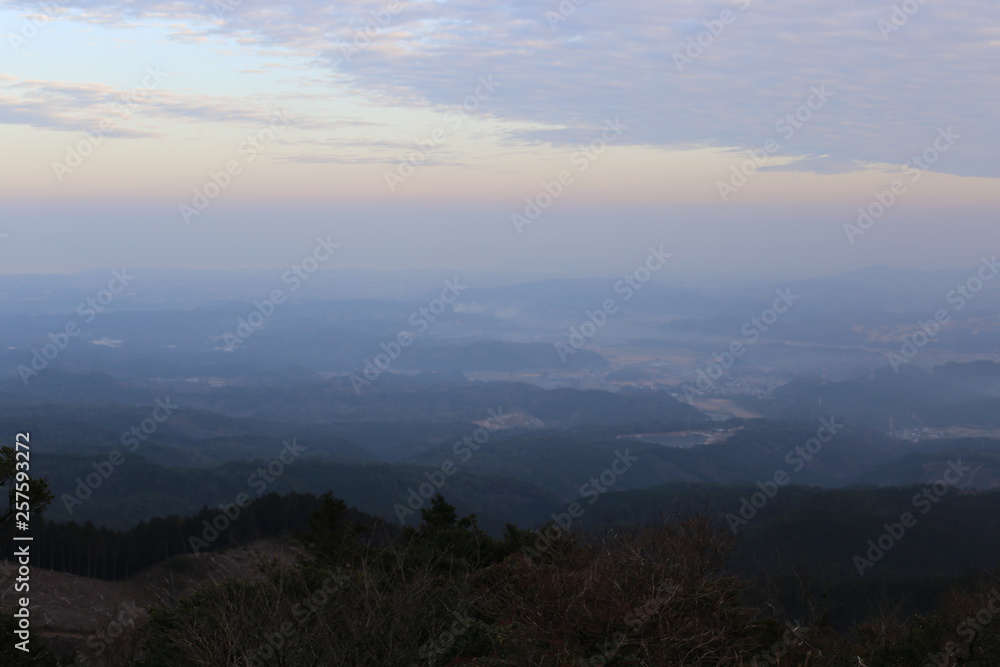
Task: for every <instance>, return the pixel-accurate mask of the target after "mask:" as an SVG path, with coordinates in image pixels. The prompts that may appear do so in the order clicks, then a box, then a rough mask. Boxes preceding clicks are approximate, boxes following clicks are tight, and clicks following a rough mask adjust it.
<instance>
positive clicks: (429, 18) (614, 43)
mask: <svg viewBox="0 0 1000 667" xmlns="http://www.w3.org/2000/svg"><path fill="white" fill-rule="evenodd" d="M235 2H236V0H218V1H217V2H216V3H215V4H214V5H213V3H212V2H207V1H204V2H203V1H199V2H193V1H192V2H188V1H184V0H180V1H170V2H160V1H154V0H135V1H129V2H119V1H114V0H112V1H108V0H65V1H64V2H63V3H62V4H63V5H64V6H67V7H70V8H72V9H74V10H75V11H77V12H83V13H84V14H85V18H84V19H83V20H88V21H93V22H101V23H104V24H114V25H119V24H122V25H124V24H128V23H130V22H137V21H148V20H153V19H159V20H164V21H166V20H169V22H170V24H171V25H174V26H175V34H176V35H177V38H178V39H186V40H198V39H205V38H215V37H220V36H227V37H231V38H236V39H237V40H238V41H239V43H241V44H243V45H244V46H246V47H247V48H248V49H250V48H252V49H255V50H256V49H276V48H280V49H284V50H286V51H287V52H288V53H294V54H296V56H297V57H300V56H302V55H306V56H308V57H311V58H314V59H316V60H317V61H318V62H319V63H321V64H322V65H323V66H324V67H325V68H327V69H328V70H329V71H331V72H332V73H335V74H337V75H339V76H341V77H345V79H344V80H346V81H347V82H349V85H350V86H351V87H352V88H353V89H354V90H355V91H363V92H364V93H365V94H366V95H369V96H371V97H372V98H374V99H378V100H382V101H386V100H388V101H392V102H394V103H397V104H412V105H421V104H422V105H433V106H451V105H455V104H460V103H461V102H462V101H463V100H464V99H466V98H467V97H468V96H469V95H470V94H473V92H474V91H475V89H476V86H477V85H478V81H479V77H481V76H486V75H491V74H492V75H494V76H495V78H496V80H497V81H498V82H499V83H500V87H499V88H498V90H497V91H496V93H495V94H493V95H491V96H490V97H489V99H488V100H486V101H484V102H483V104H482V105H481V107H480V108H479V109H478V110H477V113H481V114H489V115H492V116H493V117H495V118H497V119H500V120H504V121H511V127H512V128H514V127H516V125H515V124H522V125H523V124H524V123H531V124H535V125H536V126H544V127H547V128H552V129H547V130H544V131H542V130H538V129H512V130H511V131H510V132H509V135H508V137H507V139H508V140H509V141H510V142H525V141H527V142H535V143H548V144H553V145H557V146H559V145H568V144H574V143H577V142H581V141H583V140H585V139H586V138H587V137H588V136H593V135H591V134H590V133H591V132H592V131H597V130H598V129H599V128H600V127H601V126H602V125H603V123H604V121H605V120H606V119H608V118H614V117H620V118H621V119H622V120H623V121H625V122H627V123H628V124H629V130H628V132H626V134H625V135H624V136H623V137H622V139H621V142H622V143H627V144H635V145H648V146H658V147H662V148H665V149H672V148H688V147H691V146H708V147H717V148H719V149H720V150H728V149H732V148H738V149H740V150H751V149H754V148H758V147H759V146H761V145H762V144H763V142H765V141H766V140H767V139H769V138H774V139H776V140H777V141H778V143H779V144H780V146H781V148H780V152H779V154H780V155H782V156H785V157H794V158H804V159H795V160H792V161H788V164H785V165H784V166H781V167H780V168H783V169H799V170H810V171H827V172H836V171H846V170H851V169H856V168H858V165H860V164H868V163H886V164H901V163H903V162H906V161H907V160H909V159H910V158H911V156H913V155H916V154H919V152H921V151H923V150H924V149H926V148H927V147H928V146H930V145H931V142H933V140H934V138H935V136H936V133H937V131H938V129H939V128H947V127H949V126H950V127H952V128H953V129H954V131H955V132H957V133H958V134H961V135H962V139H961V140H960V141H959V142H958V143H957V144H956V145H955V147H954V149H953V150H951V151H950V152H949V153H948V155H947V156H946V157H945V158H944V159H942V160H941V161H940V162H938V163H937V164H936V165H935V167H934V168H935V169H936V170H939V171H945V172H950V173H955V174H961V175H971V176H991V177H997V176H1000V159H998V157H997V156H998V152H997V147H998V145H1000V125H998V124H997V123H996V122H995V119H996V118H997V117H998V114H1000V104H998V101H1000V97H998V96H1000V70H997V68H996V60H997V56H998V51H997V46H996V44H997V43H998V41H1000V33H998V30H997V28H996V27H995V26H997V25H998V24H1000V5H998V4H997V3H996V2H995V1H994V0H965V1H963V2H962V3H960V5H956V4H955V3H951V4H945V3H927V4H923V5H920V6H919V9H917V11H916V12H915V13H913V15H912V16H909V15H900V16H896V17H893V5H892V4H891V3H888V2H887V3H884V4H882V3H879V4H875V5H873V4H872V3H871V2H870V0H842V1H841V2H837V3H825V4H823V5H816V4H814V3H808V4H804V3H801V2H799V1H798V0H771V1H767V0H733V1H732V2H704V1H701V0H675V1H672V2H663V1H662V0H632V1H630V2H628V3H611V2H597V1H596V0H589V1H583V2H580V3H579V4H576V3H574V2H573V0H564V1H563V2H562V3H560V2H557V1H556V0H543V1H542V2H539V1H538V0H511V1H509V2H507V3H504V4H497V3H495V2H491V1H488V0H450V1H448V2H436V1H430V0H420V1H418V0H411V1H408V2H400V3H399V7H400V8H399V10H398V11H395V12H392V11H389V9H388V8H389V7H395V5H394V4H391V3H389V2H387V1H383V2H364V1H358V0H348V1H342V2H336V3H334V4H331V3H329V2H326V1H320V0H300V1H297V2H294V3H284V4H275V3H271V2H264V1H263V0H260V1H258V0H242V2H241V3H240V4H238V5H236V4H235ZM220 3H225V4H223V6H224V7H227V8H228V9H226V10H225V11H219V12H216V8H217V5H219V4H220ZM7 4H8V6H9V3H7ZM19 6H23V7H36V8H37V7H38V6H40V5H39V4H38V3H34V4H33V3H25V2H21V3H19ZM561 6H562V7H575V9H574V10H573V11H572V12H563V13H560V7H561ZM743 7H745V9H744V8H743ZM724 12H729V13H728V14H723V13H724ZM724 18H725V19H731V20H726V21H725V22H723V19H724ZM880 21H883V23H882V24H880ZM720 26H721V27H720ZM886 26H888V28H887V27H886ZM713 33H715V34H713ZM699 41H700V42H701V44H702V45H700V46H699ZM692 44H693V45H694V46H691V45H692ZM678 54H680V55H681V56H683V57H682V58H678ZM684 58H688V59H689V60H684ZM678 63H680V66H679V65H678ZM824 84H825V85H826V86H827V87H828V89H829V90H830V91H832V96H831V98H830V100H829V102H828V103H826V104H824V105H823V106H822V108H820V109H818V110H816V111H814V112H813V113H812V114H811V116H810V118H809V119H808V121H807V122H804V123H801V126H800V127H798V128H796V131H795V132H794V133H793V134H792V136H786V135H785V134H784V133H782V131H781V130H779V129H778V128H779V123H780V121H781V119H783V118H785V117H786V116H787V114H790V113H791V114H794V113H795V112H796V110H797V109H799V108H800V107H801V105H803V104H804V103H806V101H807V100H808V99H809V96H810V91H811V89H812V88H813V87H814V86H819V85H824ZM84 93H85V91H76V92H75V94H78V95H83V94H84ZM84 101H86V99H85V98H84ZM185 104H187V105H188V106H187V109H188V111H189V112H190V113H191V114H193V115H195V116H198V117H216V118H225V117H226V116H227V115H226V113H224V112H223V110H221V109H220V108H218V107H215V106H213V105H212V104H210V103H208V102H205V103H204V104H203V105H202V106H197V105H194V106H192V103H191V102H190V101H188V102H186V103H185ZM181 106H183V105H181ZM181 106H177V107H175V109H174V111H175V112H176V113H178V114H181V115H183V113H182V110H181ZM164 112H166V108H164ZM0 113H7V114H8V115H7V116H5V117H16V116H17V112H16V111H14V110H10V109H8V110H7V111H6V112H4V111H0ZM238 116H239V113H238V112H236V111H230V112H229V117H230V118H233V119H238V118H237V117H238ZM819 156H822V157H819Z"/></svg>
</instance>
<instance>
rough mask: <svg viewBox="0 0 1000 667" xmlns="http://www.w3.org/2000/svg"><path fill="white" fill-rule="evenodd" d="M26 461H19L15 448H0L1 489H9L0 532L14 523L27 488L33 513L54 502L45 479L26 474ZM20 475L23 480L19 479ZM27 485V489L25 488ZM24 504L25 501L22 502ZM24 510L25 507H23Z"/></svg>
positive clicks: (0, 515)
mask: <svg viewBox="0 0 1000 667" xmlns="http://www.w3.org/2000/svg"><path fill="white" fill-rule="evenodd" d="M25 463H27V462H26V461H24V460H18V457H17V452H16V451H15V450H14V448H13V447H0V487H7V500H8V506H7V509H6V511H4V513H3V514H0V532H3V531H4V530H5V529H6V528H7V526H9V525H10V524H11V522H13V521H14V518H15V516H16V515H17V512H18V506H19V505H18V495H17V493H18V492H19V491H21V492H23V491H24V490H25V488H27V494H26V495H27V497H28V500H27V502H28V505H27V507H28V508H29V510H30V511H31V512H33V513H37V512H41V511H42V510H44V509H45V508H46V507H48V506H49V503H51V502H52V498H53V496H52V492H51V491H50V490H49V483H48V481H46V480H45V479H44V478H42V479H37V478H36V479H32V478H30V477H28V476H27V474H26V473H25V472H24V468H26V467H27V466H26V465H25ZM19 474H20V476H21V479H18V475H19ZM25 485H26V487H25ZM20 502H21V503H24V502H25V501H24V500H21V501H20ZM21 507H22V508H23V507H24V506H23V505H21Z"/></svg>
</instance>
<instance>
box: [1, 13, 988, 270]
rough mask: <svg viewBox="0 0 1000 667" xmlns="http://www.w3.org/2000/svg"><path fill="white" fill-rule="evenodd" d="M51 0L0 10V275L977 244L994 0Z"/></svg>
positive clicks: (515, 262)
mask: <svg viewBox="0 0 1000 667" xmlns="http://www.w3.org/2000/svg"><path fill="white" fill-rule="evenodd" d="M226 1H230V0H226ZM221 2H222V0H220V3H221ZM59 4H60V6H61V9H59V10H58V11H54V12H53V11H48V10H46V9H45V7H52V6H54V5H51V4H45V3H34V2H25V1H24V0H19V1H15V2H11V1H8V0H0V35H4V36H5V38H4V39H2V40H0V142H2V143H3V145H4V146H5V149H6V154H7V155H8V156H9V158H8V159H7V160H4V161H3V166H2V167H0V197H2V201H3V204H2V206H3V207H4V209H5V210H4V212H3V213H4V215H3V216H2V217H0V233H4V234H7V237H6V238H4V239H2V243H0V267H2V269H0V270H2V271H3V272H7V273H9V272H21V271H39V270H61V271H68V270H77V269H82V268H99V267H105V266H112V265H117V264H122V263H129V264H132V265H137V266H149V265H154V266H177V267H190V268H199V267H208V266H217V267H226V266H232V267H262V268H263V267H276V266H282V265H284V264H285V263H286V261H287V259H288V258H289V257H295V256H296V255H297V254H300V253H301V250H302V248H305V247H307V246H308V245H309V244H310V239H311V238H312V236H313V235H314V234H315V233H317V232H318V231H319V230H322V231H324V232H325V233H334V234H337V235H338V236H340V237H341V238H343V240H344V244H345V245H344V248H345V252H344V253H343V256H342V258H341V262H342V264H341V265H342V266H355V267H414V268H420V267H439V266H455V267H456V268H461V267H465V266H468V267H475V268H497V269H507V268H532V269H545V270H552V271H557V272H565V273H567V274H595V273H615V272H617V271H618V269H619V267H621V266H625V267H626V268H627V267H628V265H629V263H630V262H631V261H632V260H631V258H632V257H633V256H638V255H641V254H642V252H643V248H645V246H646V245H648V244H650V243H657V244H666V245H668V246H672V247H673V249H674V252H675V257H676V258H677V267H678V271H679V272H682V273H684V274H686V275H691V276H696V275H699V274H700V275H716V274H717V273H718V272H719V271H727V272H731V273H733V274H736V273H740V272H756V273H758V274H760V275H764V274H767V275H772V274H775V273H787V274H802V273H812V274H815V273H824V272H825V273H829V272H835V271H839V270H848V269H851V268H856V267H859V266H866V265H870V264H890V265H896V266H969V265H974V264H975V263H976V262H977V261H978V256H976V255H977V253H981V252H983V251H985V250H984V249H989V248H990V244H991V243H993V239H994V238H995V229H996V223H997V219H996V212H997V204H998V197H1000V195H998V194H997V193H1000V187H998V185H1000V184H998V178H1000V159H998V149H1000V125H998V124H997V123H996V118H997V117H1000V113H998V112H1000V104H998V95H1000V80H998V79H1000V71H998V69H997V62H998V55H1000V6H998V5H997V4H996V3H995V2H988V1H986V0H982V1H980V0H960V1H957V2H950V3H947V4H945V3H941V2H933V1H931V2H927V3H926V4H925V5H922V6H919V9H917V10H916V11H915V12H914V13H913V14H912V16H907V15H902V14H897V15H896V17H895V18H893V4H892V3H872V2H867V1H866V2H862V1H861V0H847V1H845V2H838V3H805V4H804V3H801V2H793V1H792V0H773V1H770V2H767V1H764V0H757V1H755V0H735V1H729V2H699V1H696V0H680V1H678V2H670V3H663V2H662V1H654V0H648V1H647V0H636V1H634V2H628V3H610V2H597V1H595V0H586V1H584V2H581V3H580V4H579V5H576V4H575V3H573V2H572V0H565V1H564V2H563V3H562V4H561V5H560V3H559V2H555V1H552V2H506V3H498V2H486V1H481V0H464V1H457V0H456V1H440V2H432V1H428V0H425V1H416V2H402V3H399V4H398V5H397V4H395V3H388V2H365V1H353V2H334V3H330V2H318V1H313V0H307V1H300V2H289V3H284V4H274V3H267V2H258V1H255V0H244V1H243V2H242V4H240V5H239V6H235V7H233V8H232V10H231V11H227V12H225V18H224V19H221V20H220V19H219V18H218V17H217V16H216V14H215V9H214V6H213V3H212V2H193V1H192V2H188V1H179V2H159V1H151V0H137V1H136V2H128V3H125V2H119V1H107V0H65V1H63V2H60V3H59ZM217 4H218V3H217ZM914 6H916V5H914ZM560 7H563V8H568V7H573V8H575V9H574V10H573V11H572V13H569V12H566V11H563V12H562V13H561V14H560ZM373 13H374V14H373ZM46 16H47V17H48V18H45V17H46ZM373 16H374V17H375V18H373ZM378 17H381V24H378V23H372V22H373V21H376V20H377V19H378ZM880 21H881V23H880ZM29 23H34V24H35V25H37V30H35V29H34V28H32V27H30V26H29ZM366 23H368V24H369V33H370V35H371V37H370V40H369V38H368V37H366V36H364V35H363V32H359V31H364V30H365V27H366ZM26 26H29V27H26ZM713 32H714V33H716V34H712V33H713ZM698 41H700V42H701V44H702V46H698V45H697V42H698ZM352 45H353V46H352ZM345 54H346V56H345ZM150 71H157V72H162V73H165V76H162V77H161V78H162V80H158V81H155V83H154V84H153V85H151V86H148V89H143V81H144V80H145V81H146V82H147V83H148V82H150V81H151V79H150V78H149V75H148V73H149V72H150ZM484 82H485V83H484ZM130 91H137V92H138V93H140V95H139V97H140V99H138V100H137V101H136V102H135V103H134V104H133V106H132V107H131V108H130V109H129V111H128V113H127V115H125V114H123V113H122V109H123V107H122V106H121V105H120V101H121V99H122V97H123V96H124V95H128V94H129V92H130ZM817 91H826V92H823V93H821V94H819V96H817ZM463 105H464V108H463ZM789 114H791V117H789ZM796 114H798V115H799V121H795V115H796ZM276 118H281V119H284V120H282V121H281V124H279V125H275V122H276V120H275V119H276ZM616 119H617V121H616ZM803 119H804V120H803ZM102 122H103V123H104V124H105V125H104V126H105V127H107V126H108V124H111V125H113V130H111V131H110V132H107V135H106V136H105V137H104V138H103V140H102V141H100V142H99V143H98V144H96V145H94V146H89V145H87V144H88V142H90V140H88V139H87V134H85V132H91V133H94V132H95V131H96V130H97V129H98V128H100V127H102ZM609 124H610V126H618V127H621V128H623V129H622V130H620V131H618V132H613V131H609V130H608V127H609ZM269 127H271V128H279V127H280V131H279V132H275V133H273V134H272V133H271V130H269V129H268V128H269ZM947 128H952V129H951V133H950V134H948V136H954V137H957V138H955V139H953V140H952V141H951V142H950V143H947V142H945V143H942V141H941V140H939V137H941V136H942V135H941V134H940V132H945V133H946V134H947ZM602 135H603V137H604V140H602V139H601V137H602ZM254 137H256V138H257V142H258V143H257V147H256V148H255V149H253V150H252V151H251V150H250V148H249V146H252V145H253V144H252V143H251V144H248V143H247V142H248V140H250V141H252V138H254ZM595 141H596V142H597V143H596V144H594V145H595V146H596V147H597V148H598V149H600V150H596V151H595V152H592V153H590V154H587V153H585V152H582V151H581V149H582V148H584V147H585V146H586V145H588V144H591V142H595ZM602 141H604V143H602ZM935 141H938V144H937V145H938V148H943V150H940V151H938V150H936V149H935V150H933V151H932V150H931V149H932V148H933V146H934V142H935ZM81 142H82V143H81ZM421 145H422V146H423V147H424V148H419V147H420V146H421ZM605 145H606V147H607V148H606V150H605ZM765 146H770V147H772V148H771V149H769V150H767V151H765V150H764V147H765ZM428 147H430V148H429V149H428ZM78 148H81V149H82V150H84V151H87V152H88V153H89V155H87V156H85V157H83V158H81V159H80V160H79V164H78V165H77V166H72V165H71V164H70V163H71V161H72V159H75V158H73V157H72V156H71V153H73V152H74V151H75V150H76V149H78ZM754 150H756V151H757V153H758V155H764V156H765V157H766V159H764V160H763V161H762V165H761V167H762V168H761V169H760V170H759V171H756V173H751V175H750V177H749V178H748V179H747V180H746V184H745V185H743V184H741V181H740V180H739V177H736V180H734V177H733V169H734V168H737V169H738V168H740V167H741V166H743V167H744V169H746V168H747V167H746V160H747V159H748V156H749V154H750V151H754ZM925 150H926V151H931V152H930V153H928V155H931V156H933V157H934V160H933V162H932V163H931V164H927V165H925V166H926V167H927V168H926V170H924V169H921V171H920V172H919V179H916V178H914V177H913V172H912V170H911V171H910V172H907V171H904V170H903V167H902V165H903V164H904V163H906V162H907V161H908V160H910V158H911V157H912V156H914V155H919V154H921V153H922V152H924V151H925ZM415 151H417V152H415ZM421 151H422V152H423V154H421ZM251 152H252V153H253V158H252V159H251V158H250V154H251ZM407 162H409V163H410V164H407ZM229 163H234V164H235V165H236V171H238V173H234V174H231V175H230V178H228V179H226V178H225V177H223V179H224V180H226V181H227V185H226V186H225V187H224V188H222V189H220V191H219V193H218V196H217V197H215V198H213V199H211V201H208V204H207V206H205V207H204V209H203V210H201V209H199V210H197V212H193V211H192V209H196V208H198V206H197V204H198V199H197V198H198V197H199V196H201V195H199V194H198V193H204V191H205V188H206V186H207V187H209V188H212V187H215V186H214V185H210V183H211V175H212V174H213V173H215V174H219V173H221V172H225V170H226V168H227V164H229ZM58 165H70V168H67V167H66V166H62V167H59V166H58ZM411 166H412V167H413V169H412V173H410V167H411ZM754 169H756V166H755V167H754ZM561 172H564V173H568V174H569V176H568V182H567V183H566V185H565V187H563V188H561V193H559V194H558V196H556V198H555V201H554V202H553V203H552V204H551V206H550V207H549V208H547V209H546V210H544V211H542V213H541V215H540V216H539V217H538V219H537V220H536V221H534V222H533V223H532V224H531V225H530V226H523V225H522V226H521V227H522V229H521V233H518V232H517V228H518V225H517V223H516V219H515V220H512V218H511V216H512V215H513V216H517V215H525V214H526V212H527V211H528V210H529V209H530V204H529V203H528V202H526V199H528V200H533V201H535V202H539V201H541V202H543V203H544V202H545V201H546V200H545V197H546V194H545V193H546V190H545V187H544V183H552V182H554V181H558V179H559V175H560V173H561ZM401 174H402V176H400V175H401ZM894 181H899V182H900V183H901V184H902V185H903V188H904V190H903V191H902V193H901V194H900V196H898V197H897V198H896V201H895V202H894V203H893V204H892V205H891V206H890V207H889V210H888V211H887V212H886V213H885V214H884V217H882V218H879V219H878V220H876V222H875V224H874V225H873V226H872V227H871V229H869V230H866V231H864V234H863V235H860V236H857V235H855V238H853V239H850V237H851V235H850V234H848V233H847V232H846V231H845V228H844V225H851V224H856V220H857V217H858V213H857V209H858V207H859V206H860V207H865V208H869V207H870V206H871V205H872V203H873V202H875V201H876V195H875V192H876V191H883V190H886V189H889V188H891V186H892V184H893V182H894ZM725 184H729V185H732V184H736V187H735V188H733V189H730V190H729V191H728V194H725V193H724V191H725V190H726V185H725ZM720 188H721V189H720ZM550 191H551V188H550ZM720 193H722V194H720ZM539 197H541V199H539ZM206 201H207V200H206ZM185 206H187V207H189V208H188V209H187V211H188V214H187V215H186V216H185V213H184V207H185ZM849 240H854V241H855V242H854V243H853V244H852V243H850V242H849Z"/></svg>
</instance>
